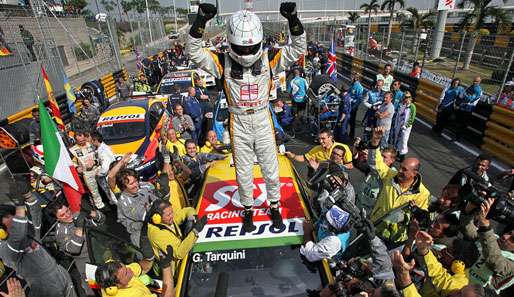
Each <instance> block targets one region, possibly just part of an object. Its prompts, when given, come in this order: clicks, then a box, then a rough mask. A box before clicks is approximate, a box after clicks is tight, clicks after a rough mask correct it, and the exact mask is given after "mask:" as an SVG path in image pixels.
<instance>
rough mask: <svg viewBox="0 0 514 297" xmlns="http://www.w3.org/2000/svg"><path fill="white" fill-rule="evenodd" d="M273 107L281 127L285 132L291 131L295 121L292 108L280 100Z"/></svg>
mask: <svg viewBox="0 0 514 297" xmlns="http://www.w3.org/2000/svg"><path fill="white" fill-rule="evenodd" d="M273 105H274V108H273V110H274V112H275V115H276V116H277V120H278V123H279V124H280V126H281V127H282V128H284V129H285V130H287V129H290V128H291V125H292V124H293V121H294V115H293V111H292V109H291V107H290V106H289V105H288V104H287V103H285V102H284V100H283V99H280V98H279V99H277V100H275V102H273Z"/></svg>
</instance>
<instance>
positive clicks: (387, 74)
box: [376, 63, 394, 92]
mask: <svg viewBox="0 0 514 297" xmlns="http://www.w3.org/2000/svg"><path fill="white" fill-rule="evenodd" d="M392 70H393V66H392V65H391V64H389V63H387V64H385V66H384V73H379V74H377V78H376V79H377V82H378V81H379V80H383V81H384V85H383V86H382V91H384V92H389V90H390V89H391V84H392V83H393V80H394V78H393V75H392V74H391V71H392Z"/></svg>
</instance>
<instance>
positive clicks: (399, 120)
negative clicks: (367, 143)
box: [391, 91, 416, 163]
mask: <svg viewBox="0 0 514 297" xmlns="http://www.w3.org/2000/svg"><path fill="white" fill-rule="evenodd" d="M395 115H396V117H395V120H396V123H395V124H394V131H393V133H394V134H393V135H392V137H391V139H392V141H391V142H392V143H393V145H394V147H395V148H396V151H397V152H398V161H400V163H401V162H403V160H404V159H405V155H407V153H408V152H409V146H408V143H409V137H410V132H411V130H412V125H413V124H414V120H415V119H416V105H414V103H412V97H411V95H410V92H409V91H407V92H405V98H404V99H403V103H402V105H401V107H400V109H399V110H398V114H395Z"/></svg>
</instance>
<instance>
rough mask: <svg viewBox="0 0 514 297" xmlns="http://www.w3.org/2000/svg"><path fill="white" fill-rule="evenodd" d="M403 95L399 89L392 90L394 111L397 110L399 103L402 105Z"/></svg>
mask: <svg viewBox="0 0 514 297" xmlns="http://www.w3.org/2000/svg"><path fill="white" fill-rule="evenodd" d="M404 95H405V94H404V93H403V92H402V91H401V90H396V91H393V105H394V110H395V111H398V109H399V108H400V105H402V101H403V96H404Z"/></svg>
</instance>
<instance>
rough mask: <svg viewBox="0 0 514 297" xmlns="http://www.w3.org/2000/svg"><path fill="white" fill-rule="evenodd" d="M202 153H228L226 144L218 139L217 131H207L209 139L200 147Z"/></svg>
mask: <svg viewBox="0 0 514 297" xmlns="http://www.w3.org/2000/svg"><path fill="white" fill-rule="evenodd" d="M200 153H205V154H210V153H219V154H224V153H226V149H225V146H224V145H223V143H221V142H220V141H219V140H218V137H217V135H216V132H215V131H213V130H210V131H209V132H207V139H206V140H205V144H204V145H203V146H202V148H201V149H200Z"/></svg>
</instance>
